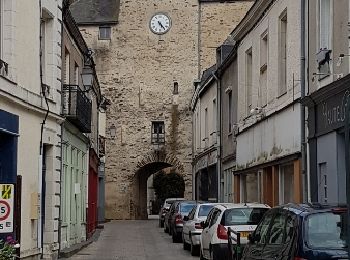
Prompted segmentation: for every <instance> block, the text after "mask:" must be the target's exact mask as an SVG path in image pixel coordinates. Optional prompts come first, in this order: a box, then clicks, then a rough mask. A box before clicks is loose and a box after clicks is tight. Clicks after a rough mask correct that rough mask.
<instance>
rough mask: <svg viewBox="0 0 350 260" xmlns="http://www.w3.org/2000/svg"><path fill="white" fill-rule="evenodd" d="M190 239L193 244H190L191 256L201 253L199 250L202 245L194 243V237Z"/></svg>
mask: <svg viewBox="0 0 350 260" xmlns="http://www.w3.org/2000/svg"><path fill="white" fill-rule="evenodd" d="M190 240H191V245H190V250H191V256H198V255H199V252H198V251H199V250H200V247H199V246H195V245H193V243H192V239H190Z"/></svg>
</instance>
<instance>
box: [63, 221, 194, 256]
mask: <svg viewBox="0 0 350 260" xmlns="http://www.w3.org/2000/svg"><path fill="white" fill-rule="evenodd" d="M64 259H71V260H90V259H91V260H92V259H93V260H154V259H156V260H193V259H198V257H193V256H191V255H190V253H189V252H188V251H185V250H183V249H182V243H177V244H174V243H172V240H171V237H170V236H169V235H168V234H166V233H164V231H163V228H159V227H158V220H157V219H151V220H150V219H149V220H120V221H111V222H108V223H105V224H104V229H103V230H102V231H101V233H100V236H99V238H98V240H96V241H94V242H92V243H90V244H89V245H88V246H87V247H85V248H83V249H82V250H81V251H79V252H78V253H76V254H75V255H73V256H71V257H69V258H64Z"/></svg>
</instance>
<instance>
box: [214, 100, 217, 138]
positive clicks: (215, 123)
mask: <svg viewBox="0 0 350 260" xmlns="http://www.w3.org/2000/svg"><path fill="white" fill-rule="evenodd" d="M216 113H217V112H216V99H215V98H214V99H213V134H214V133H216V130H217V129H216V125H217V122H216ZM213 142H214V143H216V140H215V138H213Z"/></svg>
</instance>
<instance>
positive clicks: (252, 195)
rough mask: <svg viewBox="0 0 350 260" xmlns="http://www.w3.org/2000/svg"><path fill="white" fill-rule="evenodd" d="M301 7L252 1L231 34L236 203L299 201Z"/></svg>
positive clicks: (282, 1)
mask: <svg viewBox="0 0 350 260" xmlns="http://www.w3.org/2000/svg"><path fill="white" fill-rule="evenodd" d="M300 9H301V8H300V1H284V0H278V1H271V0H260V1H256V2H255V4H254V5H253V7H252V8H251V9H250V10H249V12H248V14H247V15H246V16H245V18H243V20H242V21H241V22H240V24H239V25H238V26H237V27H236V28H235V29H234V31H233V32H232V34H231V36H232V38H233V39H234V40H235V41H236V42H238V47H237V66H238V72H237V73H238V79H237V80H238V99H237V101H238V110H237V112H238V116H237V125H236V126H235V127H237V130H236V141H237V150H236V151H237V153H236V170H235V171H234V187H235V189H234V190H235V194H234V197H235V201H236V202H264V203H267V204H269V205H271V206H274V205H277V204H283V203H287V202H300V201H301V200H302V198H301V196H302V181H301V178H302V176H301V161H300V157H301V108H300V107H301V106H300V103H299V100H300V95H301V94H300V35H301V34H300ZM290 129H293V131H290Z"/></svg>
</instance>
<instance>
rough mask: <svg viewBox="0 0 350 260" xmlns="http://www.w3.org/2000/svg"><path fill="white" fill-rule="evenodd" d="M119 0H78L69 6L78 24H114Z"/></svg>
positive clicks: (116, 18)
mask: <svg viewBox="0 0 350 260" xmlns="http://www.w3.org/2000/svg"><path fill="white" fill-rule="evenodd" d="M119 6H120V0H78V1H75V2H74V3H73V4H71V6H70V10H71V12H72V15H73V16H74V19H75V21H76V22H77V23H78V24H79V25H94V24H96V25H98V24H116V23H118V17H119Z"/></svg>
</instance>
